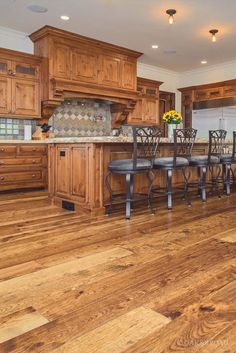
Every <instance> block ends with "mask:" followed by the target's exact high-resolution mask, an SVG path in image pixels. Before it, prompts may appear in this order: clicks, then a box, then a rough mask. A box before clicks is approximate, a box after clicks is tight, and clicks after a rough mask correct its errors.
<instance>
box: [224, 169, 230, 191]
mask: <svg viewBox="0 0 236 353" xmlns="http://www.w3.org/2000/svg"><path fill="white" fill-rule="evenodd" d="M225 167H226V170H225V179H226V195H227V196H229V195H230V171H231V164H227V165H226V166H225Z"/></svg>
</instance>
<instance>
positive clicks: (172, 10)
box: [166, 9, 177, 25]
mask: <svg viewBox="0 0 236 353" xmlns="http://www.w3.org/2000/svg"><path fill="white" fill-rule="evenodd" d="M176 12H177V11H176V10H175V9H168V10H166V13H167V15H169V24H170V25H172V24H173V22H174V15H175V14H176Z"/></svg>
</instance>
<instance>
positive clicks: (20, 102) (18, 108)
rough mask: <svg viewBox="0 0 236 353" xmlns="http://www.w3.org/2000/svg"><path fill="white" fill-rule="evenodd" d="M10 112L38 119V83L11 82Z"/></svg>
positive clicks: (28, 81)
mask: <svg viewBox="0 0 236 353" xmlns="http://www.w3.org/2000/svg"><path fill="white" fill-rule="evenodd" d="M12 112H13V113H14V114H16V115H28V116H35V117H38V116H39V114H40V97H39V82H37V81H30V80H24V79H13V80H12Z"/></svg>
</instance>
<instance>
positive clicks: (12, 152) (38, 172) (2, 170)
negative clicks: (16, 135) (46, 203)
mask: <svg viewBox="0 0 236 353" xmlns="http://www.w3.org/2000/svg"><path fill="white" fill-rule="evenodd" d="M39 187H40V188H41V187H42V188H46V187H47V145H44V144H28V143H27V144H0V191H7V190H17V189H27V188H30V189H31V188H39Z"/></svg>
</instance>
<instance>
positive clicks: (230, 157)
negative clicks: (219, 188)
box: [220, 131, 236, 195]
mask: <svg viewBox="0 0 236 353" xmlns="http://www.w3.org/2000/svg"><path fill="white" fill-rule="evenodd" d="M220 163H221V164H222V169H223V183H224V189H225V191H226V195H230V185H231V174H232V176H233V181H234V173H233V170H232V164H236V131H233V149H232V153H231V154H229V153H228V154H222V156H221V157H220Z"/></svg>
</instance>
